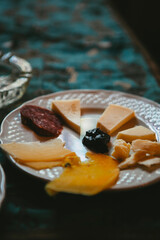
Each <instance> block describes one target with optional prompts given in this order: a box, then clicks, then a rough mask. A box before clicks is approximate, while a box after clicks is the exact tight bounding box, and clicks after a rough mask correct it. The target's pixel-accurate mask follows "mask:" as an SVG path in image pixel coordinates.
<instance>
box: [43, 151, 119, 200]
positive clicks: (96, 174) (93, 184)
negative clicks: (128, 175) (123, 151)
mask: <svg viewBox="0 0 160 240" xmlns="http://www.w3.org/2000/svg"><path fill="white" fill-rule="evenodd" d="M86 156H87V157H88V158H89V161H87V162H83V163H82V164H80V165H74V166H71V167H66V168H65V169H64V171H63V173H62V174H61V175H60V177H59V178H57V179H55V180H53V181H51V182H49V183H48V184H47V185H46V187H45V189H46V191H47V193H48V194H49V195H53V194H54V193H55V192H67V193H75V194H83V195H94V194H97V193H99V192H101V191H103V190H105V189H107V188H110V187H111V186H112V185H113V184H115V182H116V180H117V179H118V176H119V168H118V164H117V162H116V161H115V160H114V159H113V158H112V157H109V156H106V155H104V154H95V153H90V152H88V153H87V154H86Z"/></svg>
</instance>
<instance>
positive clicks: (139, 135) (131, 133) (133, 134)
mask: <svg viewBox="0 0 160 240" xmlns="http://www.w3.org/2000/svg"><path fill="white" fill-rule="evenodd" d="M117 139H123V140H125V141H126V142H132V141H133V140H135V139H143V140H151V141H156V136H155V133H154V132H153V131H151V130H150V129H148V128H146V127H143V126H136V127H133V128H129V129H126V130H124V131H121V132H119V133H118V135H117Z"/></svg>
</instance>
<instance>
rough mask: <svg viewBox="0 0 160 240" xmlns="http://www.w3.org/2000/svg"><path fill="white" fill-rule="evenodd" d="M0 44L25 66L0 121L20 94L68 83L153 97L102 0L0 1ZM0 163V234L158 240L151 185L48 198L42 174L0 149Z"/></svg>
mask: <svg viewBox="0 0 160 240" xmlns="http://www.w3.org/2000/svg"><path fill="white" fill-rule="evenodd" d="M135 17H136V15H135ZM0 49H1V50H2V51H3V52H4V53H5V52H9V51H11V52H13V53H14V54H16V55H17V56H20V57H22V58H25V59H27V60H28V61H29V62H30V63H31V65H32V68H33V77H32V79H31V81H30V84H29V86H28V89H27V91H26V93H25V95H24V96H23V98H22V99H21V100H19V101H18V102H16V103H15V104H12V105H10V106H9V107H8V108H5V109H1V110H0V111H1V113H0V121H2V120H3V118H4V117H5V116H6V115H7V113H8V112H9V111H11V110H13V109H14V108H15V107H17V106H19V105H20V104H21V103H23V102H25V101H26V100H30V99H32V98H34V97H37V96H40V95H44V94H48V93H51V92H57V91H62V90H68V89H106V90H118V91H123V92H127V93H132V94H137V95H139V96H143V97H146V98H149V99H151V100H154V101H156V102H158V103H160V87H159V84H158V82H157V81H156V79H155V77H154V75H153V73H152V71H151V68H150V65H149V64H148V63H147V62H146V60H145V58H144V56H143V55H142V52H141V51H140V49H139V48H138V47H137V45H136V44H135V43H134V42H133V41H132V39H131V37H130V36H129V34H128V33H127V32H126V30H125V29H124V28H123V26H122V25H121V24H120V23H119V22H118V19H117V17H116V15H115V13H114V11H113V10H112V8H111V7H110V2H109V1H107V0H106V1H105V0H94V1H88V0H86V1H82V0H68V1H67V0H36V1H33V0H23V1H19V0H5V1H3V0H0ZM0 162H1V164H2V166H3V168H4V171H5V173H6V181H7V183H6V197H5V201H4V203H3V206H2V208H1V211H0V239H45V240H46V239H72V238H74V239H82V237H83V238H91V237H92V239H158V238H156V237H157V236H158V235H159V233H160V230H159V229H160V220H159V214H160V209H159V207H158V206H159V187H160V185H159V184H155V185H154V186H152V187H148V188H145V189H137V190H134V191H129V192H114V193H110V192H107V193H101V194H99V195H97V196H95V197H93V198H88V197H82V196H74V195H67V194H59V195H57V196H55V197H54V198H50V197H49V196H47V195H46V193H45V191H44V182H43V181H40V180H39V179H36V178H34V177H32V176H29V175H27V174H26V173H24V172H21V171H20V170H19V169H17V168H15V167H14V166H13V165H12V164H11V163H10V162H9V161H8V159H7V158H6V157H5V156H4V154H3V153H2V152H0ZM153 199H154V200H153ZM159 236H160V235H159Z"/></svg>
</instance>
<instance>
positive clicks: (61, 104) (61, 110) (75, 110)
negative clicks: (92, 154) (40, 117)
mask: <svg viewBox="0 0 160 240" xmlns="http://www.w3.org/2000/svg"><path fill="white" fill-rule="evenodd" d="M52 110H53V111H54V112H56V113H57V114H59V115H60V116H61V117H62V119H63V120H64V122H65V123H66V124H67V125H68V126H69V127H70V128H72V129H74V130H75V131H76V132H78V133H80V117H81V110H80V100H79V99H69V100H54V101H53V102H52Z"/></svg>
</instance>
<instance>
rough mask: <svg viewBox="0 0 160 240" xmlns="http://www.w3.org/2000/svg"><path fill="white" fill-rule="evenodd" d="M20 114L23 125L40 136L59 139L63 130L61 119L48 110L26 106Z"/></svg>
mask: <svg viewBox="0 0 160 240" xmlns="http://www.w3.org/2000/svg"><path fill="white" fill-rule="evenodd" d="M20 114H21V121H22V123H23V124H24V125H26V126H28V127H29V128H31V129H32V130H33V131H34V132H35V133H37V134H38V135H40V136H45V137H57V136H58V135H59V134H60V133H61V131H62V129H63V126H62V124H61V121H60V119H58V117H57V116H56V115H55V114H54V112H52V111H50V110H48V109H45V108H41V107H38V106H35V105H25V106H23V107H22V108H21V109H20Z"/></svg>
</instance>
